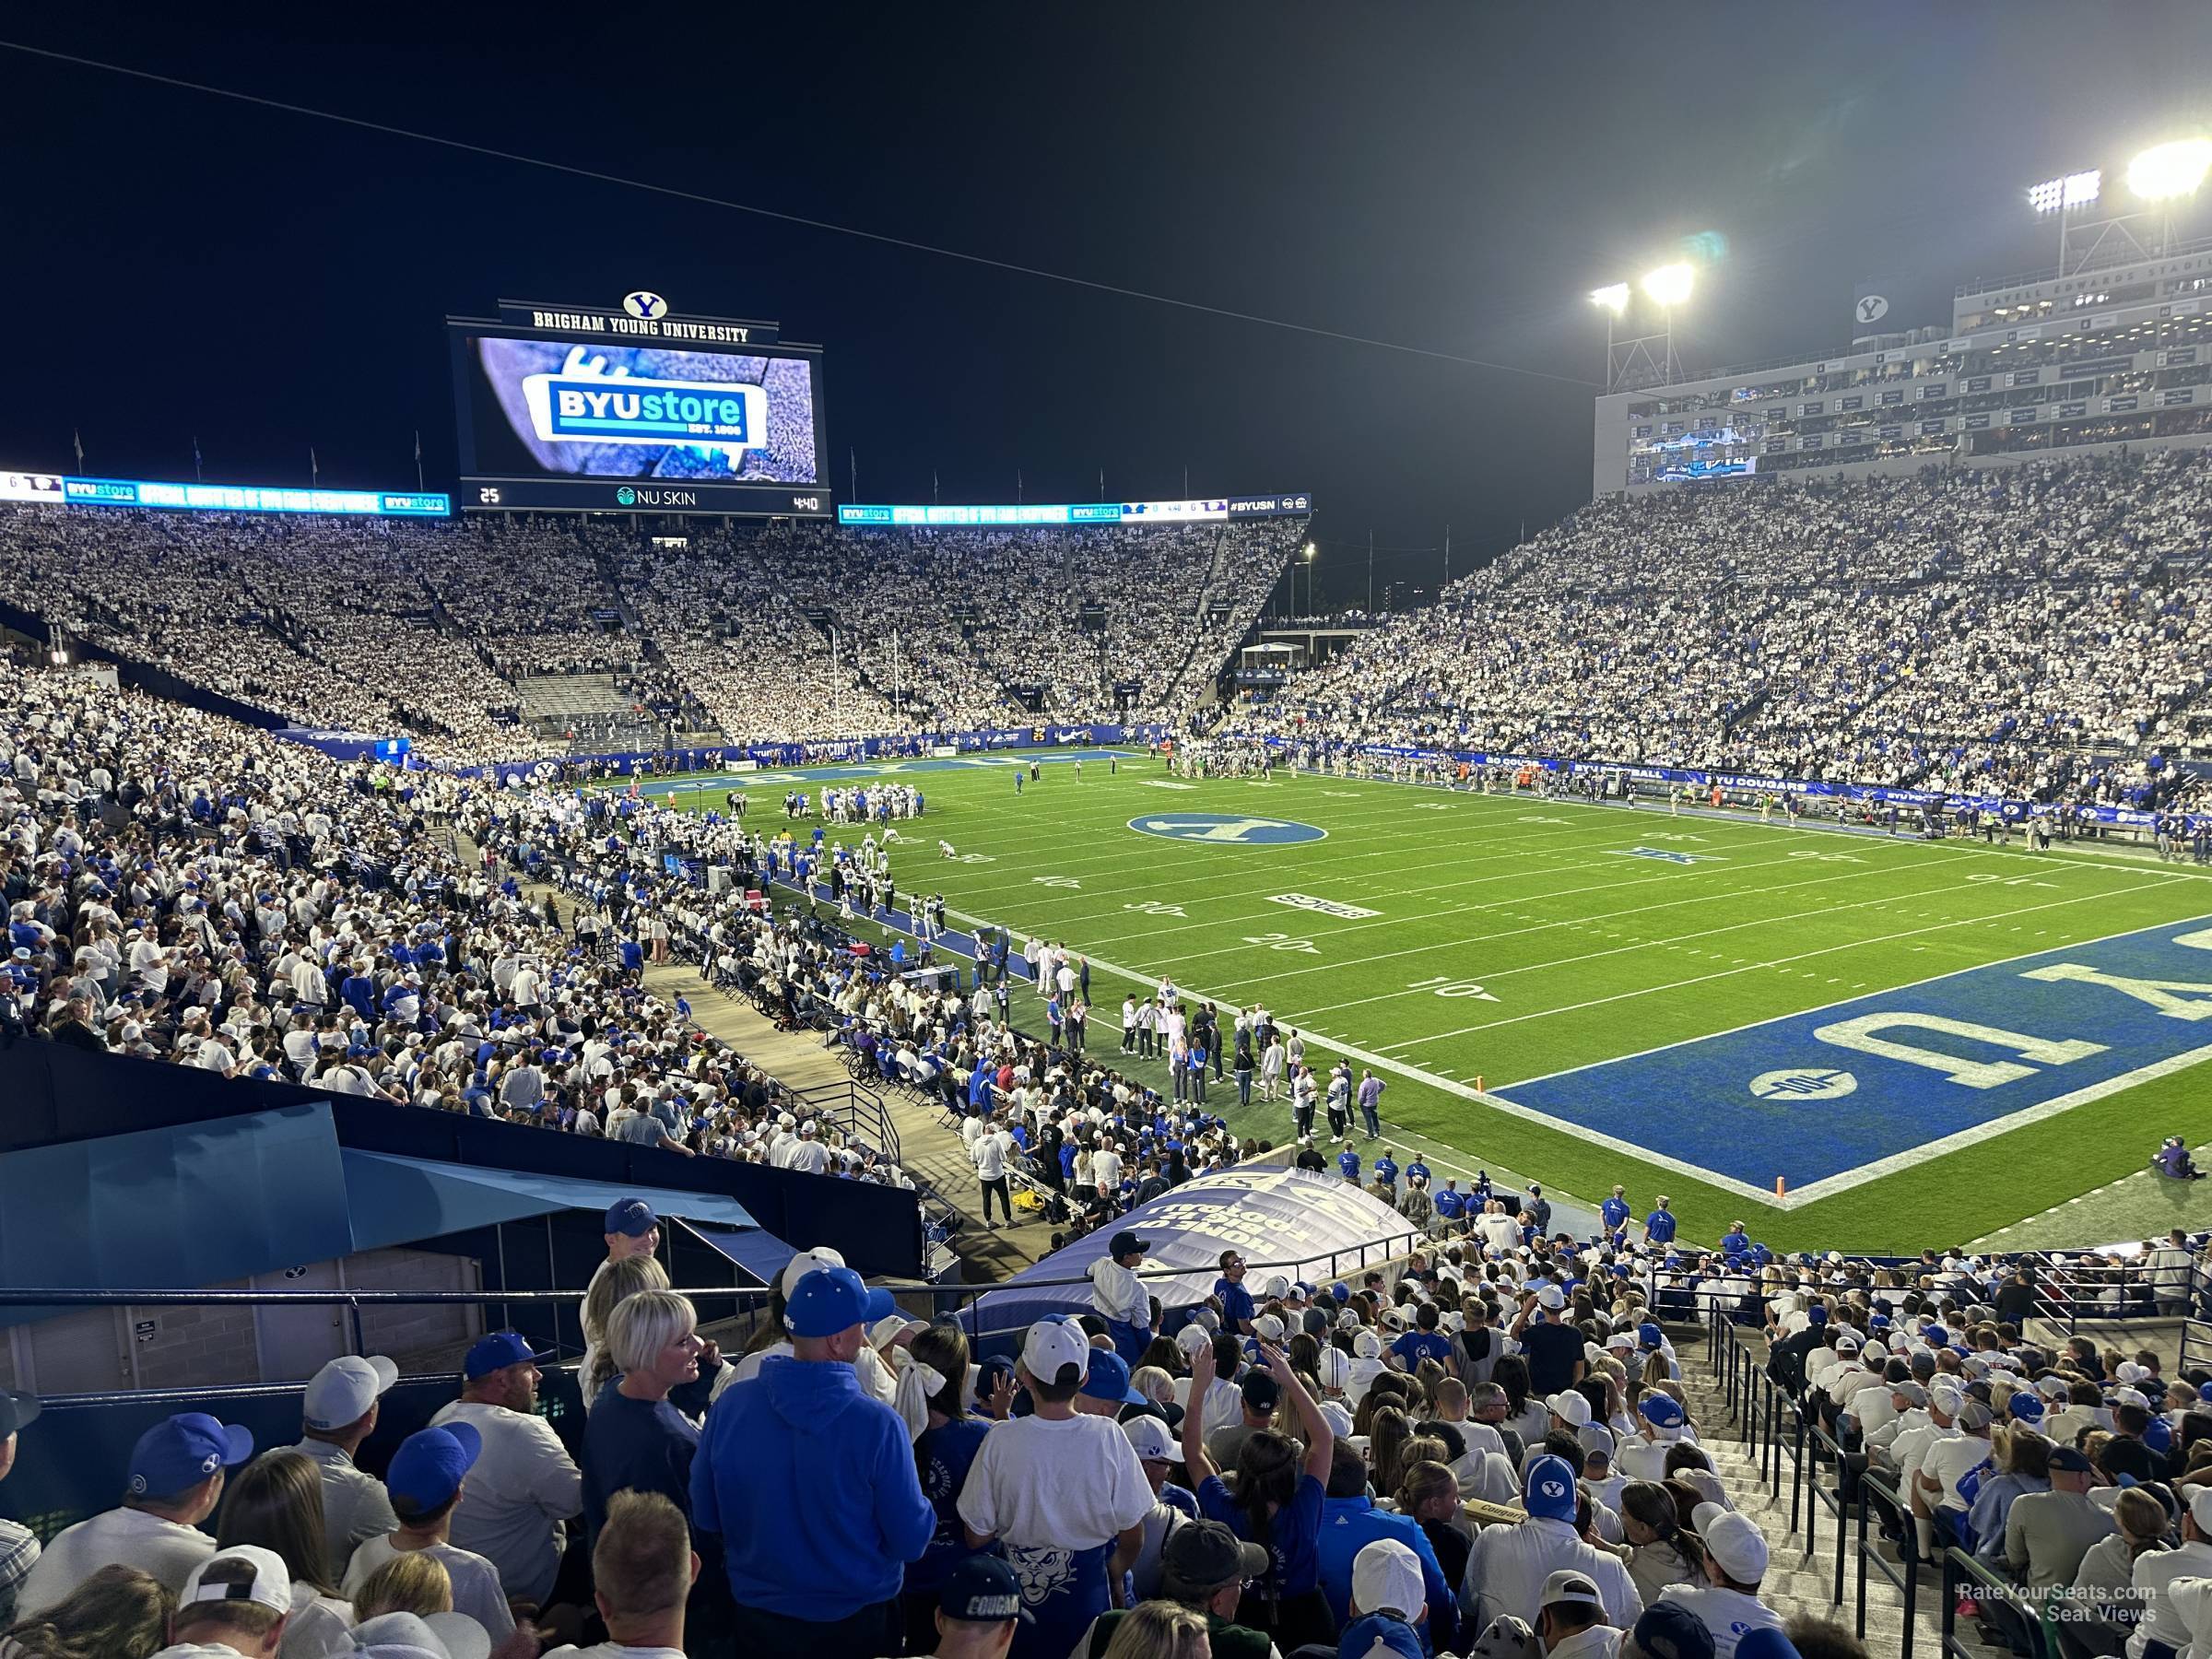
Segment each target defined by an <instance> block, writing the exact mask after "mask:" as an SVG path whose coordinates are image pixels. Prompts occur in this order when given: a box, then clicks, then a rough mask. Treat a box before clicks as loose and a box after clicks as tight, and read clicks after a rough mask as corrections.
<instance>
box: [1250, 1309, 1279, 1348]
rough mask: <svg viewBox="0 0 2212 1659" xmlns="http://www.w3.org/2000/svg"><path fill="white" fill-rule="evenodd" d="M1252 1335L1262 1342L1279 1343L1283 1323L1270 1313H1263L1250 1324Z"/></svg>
mask: <svg viewBox="0 0 2212 1659" xmlns="http://www.w3.org/2000/svg"><path fill="white" fill-rule="evenodd" d="M1252 1334H1253V1335H1254V1336H1257V1337H1258V1338H1260V1340H1261V1341H1263V1342H1280V1341H1281V1340H1282V1339H1283V1322H1282V1321H1281V1320H1279V1319H1277V1317H1276V1316H1275V1315H1274V1314H1272V1313H1263V1314H1261V1315H1260V1316H1259V1317H1258V1318H1257V1319H1255V1320H1253V1322H1252Z"/></svg>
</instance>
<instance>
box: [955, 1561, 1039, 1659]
mask: <svg viewBox="0 0 2212 1659" xmlns="http://www.w3.org/2000/svg"><path fill="white" fill-rule="evenodd" d="M1031 1622H1032V1620H1031V1619H1030V1615H1029V1613H1028V1612H1027V1611H1026V1610H1024V1608H1023V1607H1022V1605H1021V1581H1020V1580H1019V1579H1018V1578H1016V1577H1015V1576H1014V1569H1013V1568H1011V1567H1009V1566H1007V1565H1006V1563H1005V1562H1004V1561H1002V1560H1000V1559H998V1558H997V1557H995V1556H987V1555H975V1556H970V1557H969V1558H968V1559H966V1560H964V1561H962V1562H961V1563H960V1564H959V1566H958V1567H955V1568H954V1569H953V1570H952V1576H951V1577H950V1578H948V1579H947V1580H946V1581H945V1588H944V1589H943V1590H941V1591H939V1592H938V1593H937V1646H936V1653H937V1659H1006V1653H1007V1651H1008V1650H1009V1649H1010V1648H1012V1647H1013V1645H1014V1633H1015V1631H1017V1630H1019V1629H1020V1628H1021V1627H1022V1626H1023V1625H1025V1624H1029V1623H1031Z"/></svg>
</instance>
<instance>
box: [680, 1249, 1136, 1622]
mask: <svg viewBox="0 0 2212 1659" xmlns="http://www.w3.org/2000/svg"><path fill="white" fill-rule="evenodd" d="M894 1306H895V1304H894V1303H893V1302H892V1300H891V1297H890V1293H889V1292H888V1291H885V1290H873V1291H872V1290H870V1289H869V1288H867V1286H866V1285H865V1284H864V1283H863V1282H862V1281H861V1277H860V1275H858V1274H857V1273H854V1272H853V1270H852V1269H851V1268H849V1267H818V1268H816V1269H814V1270H813V1271H812V1272H810V1273H808V1274H807V1275H806V1277H804V1278H802V1279H800V1280H799V1282H798V1284H797V1285H796V1286H795V1287H794V1288H793V1290H792V1292H791V1296H790V1300H789V1303H788V1305H787V1306H786V1308H785V1310H784V1324H785V1326H786V1328H787V1329H788V1330H789V1331H790V1333H791V1352H790V1354H788V1355H778V1356H775V1357H773V1358H771V1359H764V1360H763V1361H762V1362H761V1364H760V1367H759V1371H758V1373H757V1374H756V1375H755V1376H754V1377H753V1378H752V1379H751V1380H750V1381H749V1382H735V1383H732V1384H731V1385H730V1386H729V1387H728V1388H726V1389H724V1391H723V1393H722V1394H720V1395H719V1396H718V1397H717V1398H716V1400H715V1401H714V1405H713V1406H712V1409H711V1410H710V1411H709V1412H708V1413H707V1427H706V1431H705V1434H704V1436H703V1437H702V1439H701V1441H700V1451H701V1452H702V1453H703V1455H701V1456H700V1457H698V1458H696V1459H695V1460H694V1461H693V1463H692V1465H691V1514H692V1521H693V1524H695V1525H696V1526H697V1527H698V1528H699V1530H700V1532H701V1533H706V1534H712V1535H719V1536H720V1537H721V1539H722V1546H723V1551H724V1560H725V1561H726V1563H727V1566H728V1570H729V1579H730V1594H731V1595H732V1597H733V1598H734V1599H735V1604H736V1617H735V1627H736V1633H737V1646H738V1651H739V1652H741V1653H802V1654H806V1655H807V1659H877V1656H878V1655H880V1654H883V1653H889V1652H891V1651H892V1649H894V1648H895V1647H897V1646H898V1645H899V1642H900V1619H899V1606H898V1595H899V1586H900V1576H901V1573H902V1571H903V1569H904V1567H905V1564H906V1563H907V1562H909V1561H911V1560H913V1559H916V1558H917V1557H919V1556H920V1555H921V1554H922V1553H923V1551H924V1549H926V1548H927V1547H928V1546H929V1541H930V1535H931V1534H932V1532H933V1531H934V1530H935V1524H936V1516H935V1512H933V1511H932V1510H931V1509H930V1507H929V1503H928V1501H927V1500H925V1499H924V1497H923V1495H922V1486H921V1482H920V1480H919V1479H918V1478H917V1477H916V1474H915V1467H914V1453H913V1447H912V1441H911V1440H910V1438H909V1436H908V1434H907V1430H906V1426H905V1424H904V1423H902V1422H901V1421H900V1418H899V1415H898V1413H897V1412H895V1411H893V1410H892V1409H891V1408H890V1407H889V1406H886V1405H885V1404H884V1403H883V1402H882V1401H881V1400H878V1399H877V1398H875V1397H874V1396H873V1395H872V1394H869V1393H867V1392H866V1391H865V1390H864V1389H863V1387H862V1386H861V1384H860V1382H859V1380H858V1378H857V1377H856V1376H855V1375H854V1372H853V1359H854V1357H855V1356H856V1355H858V1354H859V1353H860V1351H861V1350H862V1349H863V1348H864V1347H866V1345H867V1327H868V1326H870V1325H872V1324H876V1323H877V1321H878V1320H881V1319H883V1318H885V1317H886V1316H887V1315H888V1314H889V1313H890V1312H892V1311H893V1309H894ZM1070 1392H1072V1390H1071V1391H1070ZM1105 1427H1109V1428H1111V1427H1112V1425H1105Z"/></svg>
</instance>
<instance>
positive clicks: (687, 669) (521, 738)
mask: <svg viewBox="0 0 2212 1659" xmlns="http://www.w3.org/2000/svg"><path fill="white" fill-rule="evenodd" d="M1302 527H1303V526H1302V521H1288V520H1286V521H1268V522H1265V523H1254V524H1222V525H1206V526H1164V527H1161V528H1159V529H1150V528H1147V529H1145V530H1109V529H1101V530H1098V531H1050V530H1040V531H1018V532H1017V531H1006V532H1000V531H947V530H934V531H928V532H914V533H908V532H903V531H900V532H888V531H887V532H873V531H860V532H847V531H842V530H839V529H836V528H834V527H830V526H825V525H813V524H784V523H771V524H767V525H762V526H758V527H751V528H746V529H735V528H727V527H724V528H709V529H693V530H689V531H688V532H687V534H686V535H682V536H676V537H647V536H645V535H642V534H641V532H640V530H639V529H638V528H637V527H636V526H634V525H631V524H603V523H598V522H594V521H591V520H585V519H551V520H538V519H478V518H468V519H463V520H458V521H454V522H452V523H442V524H426V523H405V522H363V523H357V522H350V521H347V520H342V519H329V518H317V517H310V516H304V515H302V516H290V515H282V514H272V515H269V516H266V517H249V516H245V515H237V514H223V515H217V514H188V513H132V512H112V513H100V512H53V511H52V510H50V509H46V508H42V507H29V506H25V507H12V506H11V507H0V578H4V579H5V580H6V583H7V589H8V598H9V601H10V602H11V603H12V604H14V605H16V606H19V607H20V608H21V609H23V610H25V611H28V612H29V613H30V614H31V615H33V616H35V617H36V618H39V619H40V620H41V621H42V622H44V623H45V624H47V625H49V626H50V627H52V628H53V629H56V630H58V631H59V633H60V634H61V635H62V636H63V637H64V638H65V639H67V640H73V641H86V642H88V643H90V644H92V645H95V646H98V647H100V648H101V649H102V650H105V651H110V652H112V653H115V654H117V655H118V656H121V657H123V658H124V659H126V660H129V661H134V662H139V663H144V664H147V665H150V666H153V667H158V668H160V669H164V670H166V671H168V672H169V673H171V674H173V675H175V676H176V677H178V678H179V679H180V680H182V681H183V682H185V683H187V684H189V685H192V686H195V687H198V688H203V689H205V690H207V691H212V692H217V693H219V694H221V695H223V696H226V697H229V698H234V699H236V700H240V701H241V702H244V703H247V704H249V705H251V706H253V707H254V708H257V709H262V710H266V711H268V712H273V713H277V714H280V715H283V716H284V717H286V718H287V719H288V720H290V721H292V722H294V723H296V724H301V725H307V726H316V727H325V728H334V729H339V730H348V731H362V732H369V733H372V734H377V735H411V736H413V737H414V738H416V739H417V740H418V747H419V749H420V751H421V752H422V753H424V754H425V755H426V756H431V757H435V758H437V759H445V760H454V761H481V760H489V759H524V758H528V757H530V756H532V755H535V754H541V753H556V752H560V751H561V750H563V749H565V748H567V747H570V743H571V738H570V732H569V728H567V727H565V726H562V725H561V724H560V723H559V722H554V723H552V724H551V725H550V726H549V727H548V729H547V731H546V732H545V733H543V734H542V735H540V734H535V733H533V732H532V731H530V730H528V729H525V728H524V727H523V726H522V725H520V724H517V715H518V712H519V711H520V704H521V702H522V698H521V697H520V696H519V694H518V691H517V688H516V682H517V681H519V680H523V679H526V678H534V677H544V676H577V675H603V674H611V675H617V676H619V677H621V678H622V681H623V685H624V687H625V688H626V691H627V693H628V695H629V698H630V699H631V700H632V703H633V705H634V706H635V707H636V708H639V709H644V710H648V711H655V712H665V715H660V716H656V717H665V718H680V719H683V720H691V719H699V720H703V721H705V722H707V723H709V726H708V728H700V729H714V728H718V729H719V730H720V732H721V733H722V734H723V735H724V737H725V738H726V739H727V740H728V741H729V742H731V743H735V744H748V743H782V742H802V741H826V740H851V739H855V738H861V737H875V736H899V735H919V734H924V733H951V732H956V731H961V730H969V729H973V728H976V727H980V726H989V725H1006V724H1024V723H1027V722H1029V721H1030V720H1031V719H1033V718H1037V717H1042V718H1044V719H1048V720H1053V721H1059V722H1080V721H1090V720H1098V719H1109V718H1113V717H1115V716H1116V714H1117V712H1124V711H1125V712H1127V713H1128V714H1129V715H1132V716H1135V717H1139V718H1147V719H1179V718H1182V717H1185V716H1187V715H1189V714H1190V713H1192V712H1194V711H1195V710H1196V709H1197V708H1198V707H1199V706H1200V705H1201V704H1203V703H1206V702H1210V701H1211V700H1212V695H1213V688H1214V682H1215V676H1216V675H1217V673H1218V670H1219V669H1220V667H1221V665H1222V664H1223V662H1224V661H1226V659H1227V657H1228V654H1229V653H1230V651H1231V650H1232V649H1233V647H1234V646H1235V644H1236V643H1237V642H1238V641H1240V640H1241V638H1242V637H1243V635H1244V633H1245V630H1246V629H1248V628H1249V627H1250V625H1251V623H1252V621H1253V618H1255V617H1256V616H1257V615H1258V613H1259V609H1260V606H1262V605H1263V604H1264V603H1265V598H1266V595H1267V594H1268V592H1269V591H1270V590H1271V588H1272V587H1273V585H1274V582H1275V577H1276V574H1277V571H1279V570H1280V568H1281V566H1282V563H1283V560H1284V559H1286V558H1287V557H1288V550H1289V547H1291V545H1292V544H1293V543H1294V541H1295V538H1296V536H1297V535H1298V534H1299V533H1300V530H1301V529H1302ZM616 712H617V713H618V712H619V711H616ZM586 724H592V725H593V726H594V729H595V730H598V731H601V732H602V733H603V734H605V735H613V733H614V731H615V728H616V726H617V725H618V724H622V723H621V722H619V721H610V720H607V719H604V718H603V719H601V720H600V721H598V722H596V723H586ZM576 735H577V737H578V738H579V739H581V738H582V737H583V736H585V735H587V734H586V733H585V732H583V731H581V730H580V731H578V732H577V734H576Z"/></svg>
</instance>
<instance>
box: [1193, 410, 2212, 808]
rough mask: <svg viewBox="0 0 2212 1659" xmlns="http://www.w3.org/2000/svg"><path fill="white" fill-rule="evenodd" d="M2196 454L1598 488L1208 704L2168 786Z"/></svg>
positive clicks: (2195, 675)
mask: <svg viewBox="0 0 2212 1659" xmlns="http://www.w3.org/2000/svg"><path fill="white" fill-rule="evenodd" d="M2208 537H2212V460H2208V459H2207V458H2206V456H2204V455H2203V454H2202V453H2183V452H2163V453H2157V454H2153V455H2150V456H2147V457H2134V456H2125V455H2124V456H2121V457H2117V458H2113V459H2092V460H2072V461H2062V460H2053V461H2048V462H2036V463H2031V464H2029V465H2020V466H2016V467H2010V468H2005V469H1993V470H1989V471H1981V470H1971V469H1954V470H1938V471H1931V472H1927V473H1924V474H1922V475H1919V476H1916V477H1893V478H1872V479H1865V480H1857V481H1852V482H1841V481H1839V482H1834V483H1820V484H1807V485H1805V486H1801V487H1799V486H1792V487H1780V486H1776V487H1771V488H1769V487H1741V488H1726V489H1719V490H1681V491H1673V492H1664V491H1663V492H1655V493H1649V494H1644V495H1639V496H1633V497H1630V496H1621V497H1610V498H1607V499H1606V500H1600V501H1597V502H1594V503H1593V504H1592V505H1591V506H1590V507H1588V508H1585V509H1584V510H1583V512H1579V513H1577V514H1575V515H1574V516H1573V517H1572V518H1571V519H1569V520H1567V521H1566V522H1565V523H1564V524H1560V525H1559V526H1558V527H1556V528H1554V529H1552V530H1548V531H1546V532H1545V533H1543V534H1542V535H1537V536H1535V537H1533V538H1532V539H1531V540H1529V541H1528V542H1527V543H1525V544H1524V545H1523V546H1522V547H1517V548H1515V549H1513V550H1512V552H1511V553H1509V554H1508V555H1506V556H1505V557H1503V558H1502V559H1499V560H1498V561H1497V562H1495V563H1493V564H1492V565H1489V566H1488V567H1486V568H1484V569H1483V570H1481V571H1477V572H1476V573H1475V574H1474V575H1472V576H1469V577H1466V578H1464V579H1462V580H1460V581H1458V582H1454V583H1453V584H1452V586H1451V587H1450V588H1448V589H1447V590H1446V591H1445V593H1444V594H1443V596H1442V598H1441V602H1440V603H1439V604H1438V605H1437V606H1432V607H1430V608H1428V609H1425V610H1421V611H1417V612H1412V613H1408V614H1406V615H1402V616H1399V617H1395V618H1390V619H1389V620H1388V621H1386V622H1385V623H1384V624H1383V625H1382V626H1381V627H1380V628H1377V629H1372V630H1371V631H1369V632H1367V633H1366V634H1364V635H1363V636H1362V637H1360V638H1359V639H1358V640H1356V641H1353V642H1352V644H1351V645H1350V646H1349V647H1348V648H1347V650H1346V651H1345V652H1344V653H1341V654H1340V655H1338V656H1336V657H1335V658H1333V659H1332V660H1330V661H1329V662H1328V663H1326V664H1324V665H1321V666H1318V667H1316V668H1314V669H1312V670H1311V671H1309V672H1308V673H1306V674H1304V675H1301V676H1299V677H1296V678H1294V679H1293V681H1292V682H1291V684H1290V685H1289V686H1288V688H1285V689H1284V690H1283V691H1282V692H1281V693H1279V694H1278V695H1277V697H1276V698H1275V699H1274V700H1272V701H1271V702H1270V704H1269V705H1267V706H1266V707H1264V708H1261V709H1258V710H1256V711H1253V712H1251V713H1249V714H1247V715H1246V716H1244V717H1243V718H1241V720H1240V721H1238V722H1236V723H1234V724H1233V728H1232V729H1237V730H1243V731H1249V732H1255V733H1256V732H1262V731H1265V732H1271V733H1274V734H1276V735H1298V736H1300V737H1301V738H1303V739H1305V740H1306V741H1308V742H1311V743H1313V744H1316V745H1319V746H1324V747H1349V746H1354V745H1358V744H1362V743H1369V744H1392V745H1401V746H1425V747H1473V748H1479V749H1485V750H1488V751H1490V752H1502V753H1508V754H1516V755H1520V754H1527V755H1543V756H1559V757H1563V758H1567V759H1611V760H1619V761H1624V762H1643V763H1649V764H1672V765H1679V766H1685V767H1691V768H1700V769H1713V770H1722V771H1747V772H1760V773H1765V774H1767V775H1783V776H1791V777H1804V778H1811V779H1817V780H1825V781H1830V782H1871V783H1930V784H1935V783H1941V784H1943V785H1946V786H1949V787H1953V788H1960V789H1974V790H1994V789H1995V788H1997V787H2006V788H2024V789H2032V790H2038V791H2041V792H2046V798H2049V797H2050V796H2052V795H2056V794H2062V793H2063V794H2065V796H2066V798H2070V799H2079V800H2087V801H2093V802H2098V803H2101V804H2112V803H2117V802H2132V803H2137V804H2147V803H2151V802H2154V801H2155V802H2156V804H2158V805H2161V806H2163V805H2171V804H2173V802H2174V800H2175V799H2176V791H2177V790H2179V789H2180V788H2182V787H2183V783H2182V781H2181V779H2180V778H2179V777H2178V775H2177V774H2176V772H2175V771H2174V770H2173V769H2172V768H2171V764H2170V762H2171V758H2172V757H2173V756H2174V755H2175V754H2177V753H2178V752H2179V750H2180V749H2181V748H2182V747H2183V745H2184V744H2185V743H2186V742H2187V741H2188V739H2189V735H2190V733H2191V730H2192V723H2193V720H2194V719H2195V718H2197V717H2198V716H2199V715H2200V714H2201V713H2202V712H2206V700H2207V698H2208V697H2212V679H2208V678H2207V676H2206V672H2205V669H2204V667H2203V663H2204V657H2205V652H2204V645H2205V629H2206V626H2207V622H2208V621H2212V616H2208V617H2207V618H2206V619H2200V616H2199V611H2200V604H2201V602H2202V601H2204V600H2205V599H2206V593H2205V582H2206V569H2205V563H2204V560H2205V554H2206V543H2207V538H2208Z"/></svg>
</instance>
